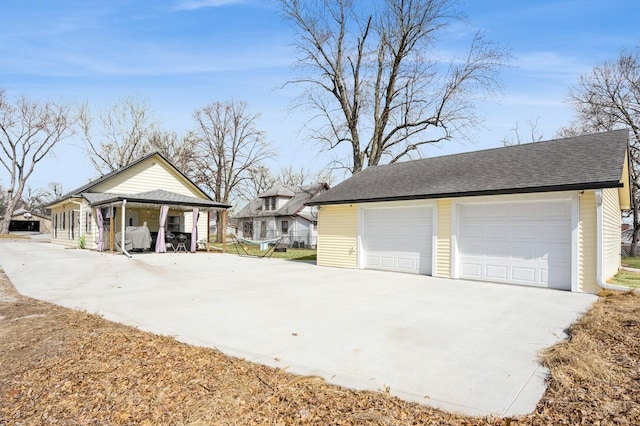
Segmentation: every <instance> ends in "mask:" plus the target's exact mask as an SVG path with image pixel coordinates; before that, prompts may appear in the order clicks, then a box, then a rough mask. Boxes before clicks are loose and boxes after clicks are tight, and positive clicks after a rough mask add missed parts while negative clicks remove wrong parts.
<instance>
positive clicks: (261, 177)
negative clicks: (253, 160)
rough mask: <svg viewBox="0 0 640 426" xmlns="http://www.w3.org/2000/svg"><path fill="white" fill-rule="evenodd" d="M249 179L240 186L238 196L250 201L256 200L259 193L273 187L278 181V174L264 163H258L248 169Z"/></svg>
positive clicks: (242, 199)
mask: <svg viewBox="0 0 640 426" xmlns="http://www.w3.org/2000/svg"><path fill="white" fill-rule="evenodd" d="M247 175H248V177H247V179H245V180H243V181H242V183H241V184H240V185H239V187H238V191H237V198H238V199H239V200H241V201H242V202H245V203H248V202H250V201H252V200H254V199H255V198H256V197H257V196H258V194H260V193H262V192H264V191H266V190H268V189H269V188H272V187H273V186H275V185H276V183H277V182H278V179H277V177H276V176H274V175H273V174H271V170H270V169H269V168H268V167H267V166H265V165H264V164H258V165H256V166H253V167H249V168H248V169H247Z"/></svg>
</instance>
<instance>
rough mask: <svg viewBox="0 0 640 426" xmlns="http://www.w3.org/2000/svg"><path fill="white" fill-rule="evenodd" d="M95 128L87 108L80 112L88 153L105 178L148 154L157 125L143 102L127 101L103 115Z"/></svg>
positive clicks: (81, 126) (107, 110)
mask: <svg viewBox="0 0 640 426" xmlns="http://www.w3.org/2000/svg"><path fill="white" fill-rule="evenodd" d="M95 127H96V125H95V123H94V117H93V116H92V115H91V111H90V109H89V106H88V105H86V104H85V105H84V106H83V107H82V108H81V109H80V128H81V130H82V135H83V138H84V141H85V145H86V148H87V153H88V154H89V158H90V159H91V162H92V163H93V166H94V167H95V169H96V171H98V173H100V174H105V173H109V172H112V171H115V170H118V169H120V168H122V167H125V166H127V165H128V164H130V163H132V162H133V161H135V160H137V159H138V158H140V157H142V156H143V155H145V154H147V153H148V152H149V149H150V148H149V138H150V136H151V135H152V133H153V131H154V130H155V127H156V125H155V123H154V122H153V120H152V118H151V114H150V113H149V108H148V107H147V105H146V104H145V103H144V102H141V101H138V100H136V99H134V98H125V99H123V100H121V101H119V102H117V103H115V104H113V105H112V106H111V107H110V108H107V109H105V110H103V111H102V112H100V114H99V116H98V123H97V127H98V129H96V128H95Z"/></svg>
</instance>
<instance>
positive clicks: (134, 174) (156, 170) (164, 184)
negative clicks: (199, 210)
mask: <svg viewBox="0 0 640 426" xmlns="http://www.w3.org/2000/svg"><path fill="white" fill-rule="evenodd" d="M159 188H162V189H164V190H166V191H169V192H173V193H175V194H180V195H186V196H190V197H196V198H209V197H207V196H206V194H204V193H203V192H202V191H201V190H199V189H198V188H197V187H196V186H195V185H193V184H192V183H191V182H190V181H189V180H188V179H186V178H185V177H184V176H183V175H182V174H181V173H179V172H178V171H177V170H176V169H175V168H174V167H173V166H172V165H171V164H169V163H168V162H166V161H165V160H164V159H163V158H162V157H161V156H159V155H154V156H151V157H149V158H147V159H146V160H145V161H141V162H139V163H137V164H135V165H134V166H132V167H129V168H126V169H124V170H123V171H122V172H120V173H118V174H115V175H113V176H111V177H110V178H109V179H107V180H105V181H103V182H100V183H98V184H97V185H95V186H94V187H92V188H91V189H90V191H91V192H102V193H108V194H135V193H141V192H146V191H153V190H156V189H159Z"/></svg>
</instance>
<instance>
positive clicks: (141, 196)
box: [82, 189, 229, 208]
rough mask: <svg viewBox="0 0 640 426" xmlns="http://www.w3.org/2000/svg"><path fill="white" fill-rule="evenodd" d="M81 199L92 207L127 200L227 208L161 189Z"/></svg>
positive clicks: (96, 194)
mask: <svg viewBox="0 0 640 426" xmlns="http://www.w3.org/2000/svg"><path fill="white" fill-rule="evenodd" d="M82 197H84V198H85V199H86V200H87V201H88V202H89V204H91V205H92V206H97V205H103V204H108V203H112V202H117V201H122V200H127V201H128V202H132V203H151V204H170V205H176V206H190V207H219V208H228V207H229V206H228V205H226V204H222V203H218V202H216V201H212V200H206V199H202V198H196V197H189V196H186V195H181V194H176V193H174V192H169V191H165V190H163V189H155V190H153V191H147V192H140V193H138V194H108V193H97V192H83V193H82Z"/></svg>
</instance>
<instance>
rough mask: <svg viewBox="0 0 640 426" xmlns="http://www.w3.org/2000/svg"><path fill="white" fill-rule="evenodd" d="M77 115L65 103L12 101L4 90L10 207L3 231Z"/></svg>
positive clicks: (2, 152)
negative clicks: (41, 165)
mask: <svg viewBox="0 0 640 426" xmlns="http://www.w3.org/2000/svg"><path fill="white" fill-rule="evenodd" d="M74 124H75V118H74V115H73V114H72V113H71V111H70V109H69V108H68V107H66V106H64V105H60V104H57V103H55V102H52V101H47V102H37V101H31V100H29V99H27V98H26V97H24V96H23V97H21V98H19V99H18V100H16V101H15V102H14V103H13V104H12V103H10V102H9V101H8V100H7V98H6V95H5V93H4V90H0V164H2V166H3V167H4V168H5V169H6V170H7V172H9V186H8V188H7V208H6V211H5V215H4V219H3V220H2V223H1V224H0V234H7V233H8V232H9V223H10V222H11V215H12V214H13V211H14V209H15V207H16V205H17V204H18V202H19V201H20V200H21V199H22V195H23V192H24V189H25V185H26V184H27V181H28V180H29V178H30V177H31V175H32V174H33V171H34V170H35V168H36V166H37V164H38V163H40V161H42V160H43V159H44V158H46V157H47V156H48V155H49V154H50V153H51V151H52V150H53V148H54V147H55V146H56V145H57V144H58V143H60V142H61V141H62V140H64V139H66V138H68V137H70V136H71V135H72V134H73V126H74Z"/></svg>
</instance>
